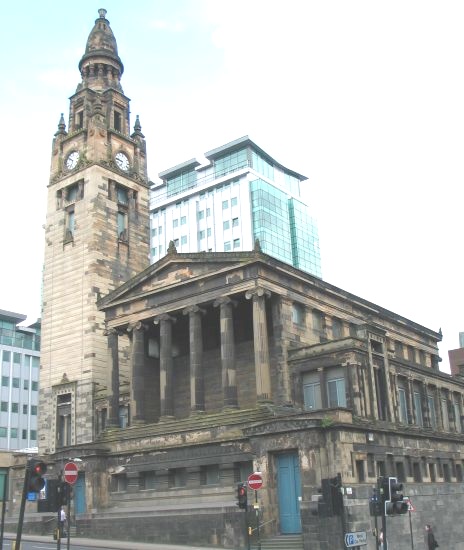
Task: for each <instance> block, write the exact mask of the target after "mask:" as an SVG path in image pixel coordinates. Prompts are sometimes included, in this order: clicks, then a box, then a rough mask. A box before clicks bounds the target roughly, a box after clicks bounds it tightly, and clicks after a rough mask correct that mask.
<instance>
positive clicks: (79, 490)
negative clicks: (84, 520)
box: [74, 472, 85, 514]
mask: <svg viewBox="0 0 464 550" xmlns="http://www.w3.org/2000/svg"><path fill="white" fill-rule="evenodd" d="M74 506H75V510H74V511H75V513H76V514H85V474H84V473H83V472H79V476H78V478H77V481H76V484H75V485H74Z"/></svg>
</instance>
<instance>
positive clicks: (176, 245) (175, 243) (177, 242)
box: [174, 239, 179, 248]
mask: <svg viewBox="0 0 464 550" xmlns="http://www.w3.org/2000/svg"><path fill="white" fill-rule="evenodd" d="M174 246H175V247H176V248H177V247H178V246H179V239H174Z"/></svg>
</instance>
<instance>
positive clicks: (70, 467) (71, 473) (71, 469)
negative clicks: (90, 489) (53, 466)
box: [63, 462, 79, 485]
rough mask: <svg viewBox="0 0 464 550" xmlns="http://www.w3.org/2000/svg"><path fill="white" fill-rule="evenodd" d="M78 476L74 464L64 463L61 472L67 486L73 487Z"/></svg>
mask: <svg viewBox="0 0 464 550" xmlns="http://www.w3.org/2000/svg"><path fill="white" fill-rule="evenodd" d="M78 475H79V470H78V468H77V464H76V463H75V462H66V464H65V465H64V470H63V477H64V480H65V481H66V483H69V485H74V483H76V481H77V476H78Z"/></svg>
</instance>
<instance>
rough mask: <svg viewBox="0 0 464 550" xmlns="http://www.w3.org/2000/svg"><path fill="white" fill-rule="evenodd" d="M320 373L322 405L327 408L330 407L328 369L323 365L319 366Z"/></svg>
mask: <svg viewBox="0 0 464 550" xmlns="http://www.w3.org/2000/svg"><path fill="white" fill-rule="evenodd" d="M317 372H318V373H319V389H320V391H321V407H322V408H323V409H327V408H328V407H329V399H328V396H327V377H326V371H325V370H324V369H323V368H322V367H318V368H317Z"/></svg>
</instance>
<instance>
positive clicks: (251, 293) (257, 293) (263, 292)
mask: <svg viewBox="0 0 464 550" xmlns="http://www.w3.org/2000/svg"><path fill="white" fill-rule="evenodd" d="M261 296H264V297H265V298H269V297H270V296H271V291H270V290H267V289H266V288H263V287H262V286H257V287H256V288H251V289H250V290H247V291H246V292H245V298H246V299H247V300H250V299H251V298H255V297H256V298H261Z"/></svg>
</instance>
